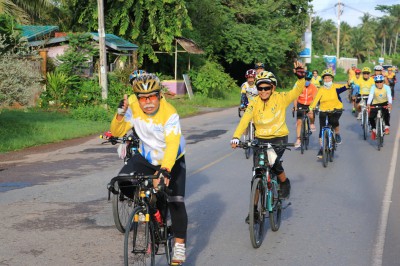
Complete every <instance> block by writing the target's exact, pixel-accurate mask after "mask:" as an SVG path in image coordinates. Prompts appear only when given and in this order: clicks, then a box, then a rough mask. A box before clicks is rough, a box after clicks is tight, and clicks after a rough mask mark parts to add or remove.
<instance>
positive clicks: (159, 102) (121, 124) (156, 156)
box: [111, 73, 188, 265]
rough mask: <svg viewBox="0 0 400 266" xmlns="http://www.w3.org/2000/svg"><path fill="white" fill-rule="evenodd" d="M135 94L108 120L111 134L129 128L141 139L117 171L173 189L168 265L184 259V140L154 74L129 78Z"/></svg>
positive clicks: (178, 262)
mask: <svg viewBox="0 0 400 266" xmlns="http://www.w3.org/2000/svg"><path fill="white" fill-rule="evenodd" d="M132 86H133V92H134V94H133V95H131V96H130V97H129V99H128V97H127V96H126V95H125V96H124V99H123V100H122V101H121V102H120V104H119V106H118V112H117V114H116V115H115V116H114V118H113V120H112V121H111V133H112V135H113V136H118V137H120V136H123V135H124V134H126V133H127V132H128V131H129V130H130V129H131V128H132V127H133V128H134V129H135V132H136V133H137V135H138V136H139V138H140V143H139V154H136V155H134V156H133V157H132V158H131V159H129V161H128V162H127V164H126V165H125V166H124V167H123V168H122V169H121V171H120V174H121V173H122V174H130V173H132V172H138V173H143V174H145V175H157V176H159V179H154V180H153V186H154V187H155V188H157V186H158V184H159V182H160V178H161V177H163V178H164V182H165V185H166V186H168V188H170V189H171V190H172V192H171V194H170V195H169V197H168V208H169V210H170V214H171V220H172V231H173V232H174V236H175V245H174V249H173V257H172V263H171V265H180V264H182V263H183V262H184V261H185V258H186V257H185V239H186V232H187V223H188V219H187V213H186V207H185V202H184V196H185V182H186V181H185V180H186V164H185V156H184V155H185V140H184V138H183V136H182V133H181V127H180V122H179V115H178V114H177V112H176V110H175V108H174V107H173V106H172V105H171V104H170V103H168V102H167V101H166V100H165V99H164V97H163V96H162V95H161V82H160V80H159V78H158V77H157V76H156V75H154V74H150V73H147V74H142V75H140V76H138V77H137V78H136V79H135V80H133V81H132ZM128 107H129V108H128Z"/></svg>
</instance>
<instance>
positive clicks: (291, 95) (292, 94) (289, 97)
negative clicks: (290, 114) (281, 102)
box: [285, 78, 306, 106]
mask: <svg viewBox="0 0 400 266" xmlns="http://www.w3.org/2000/svg"><path fill="white" fill-rule="evenodd" d="M305 86H306V80H305V79H304V78H302V79H299V80H297V81H296V83H295V84H294V86H293V89H292V90H291V91H289V92H288V93H287V94H286V97H285V100H286V106H289V105H290V103H291V102H293V101H294V100H296V99H297V98H298V97H299V96H300V94H301V93H302V92H303V90H304V88H305Z"/></svg>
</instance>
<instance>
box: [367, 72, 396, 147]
mask: <svg viewBox="0 0 400 266" xmlns="http://www.w3.org/2000/svg"><path fill="white" fill-rule="evenodd" d="M384 80H385V78H384V77H383V76H382V75H378V76H375V77H374V81H375V85H374V86H372V88H371V91H370V93H369V96H368V101H367V108H368V110H370V115H369V123H370V124H371V128H372V133H371V139H372V140H375V138H376V123H375V118H376V115H377V113H378V110H376V109H375V108H370V106H371V105H372V106H388V109H387V108H383V109H382V114H383V120H384V121H385V134H386V135H389V134H390V113H389V111H390V109H391V108H392V94H391V91H390V87H389V86H388V85H386V84H384Z"/></svg>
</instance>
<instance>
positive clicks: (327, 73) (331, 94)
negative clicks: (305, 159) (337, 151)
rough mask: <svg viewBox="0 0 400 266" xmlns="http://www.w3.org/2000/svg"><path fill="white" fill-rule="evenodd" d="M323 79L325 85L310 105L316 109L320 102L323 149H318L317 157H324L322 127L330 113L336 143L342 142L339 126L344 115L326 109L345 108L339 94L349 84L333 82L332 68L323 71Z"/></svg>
mask: <svg viewBox="0 0 400 266" xmlns="http://www.w3.org/2000/svg"><path fill="white" fill-rule="evenodd" d="M322 79H323V80H324V86H322V87H321V88H320V89H319V90H318V93H317V95H316V96H315V98H314V101H313V102H312V103H311V105H310V109H314V108H315V106H316V105H317V103H318V102H319V104H320V105H319V110H320V113H319V125H320V129H319V143H320V146H321V149H320V150H319V151H318V154H317V157H318V158H322V128H323V127H324V126H325V119H326V116H327V115H328V122H329V124H330V125H332V128H333V129H334V130H335V133H336V143H337V144H340V143H342V138H341V136H340V128H339V119H340V116H341V115H342V113H341V112H337V113H332V114H327V113H324V111H328V110H331V111H332V110H335V109H343V103H342V99H341V98H340V96H339V94H340V93H342V92H344V91H346V90H348V89H349V87H348V85H342V84H336V83H333V79H334V75H333V72H332V70H331V69H326V70H324V71H323V72H322Z"/></svg>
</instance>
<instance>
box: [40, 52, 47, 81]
mask: <svg viewBox="0 0 400 266" xmlns="http://www.w3.org/2000/svg"><path fill="white" fill-rule="evenodd" d="M47 52H48V49H40V50H39V55H40V57H41V58H42V63H41V65H40V70H41V71H42V75H43V77H44V78H45V79H46V76H47Z"/></svg>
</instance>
